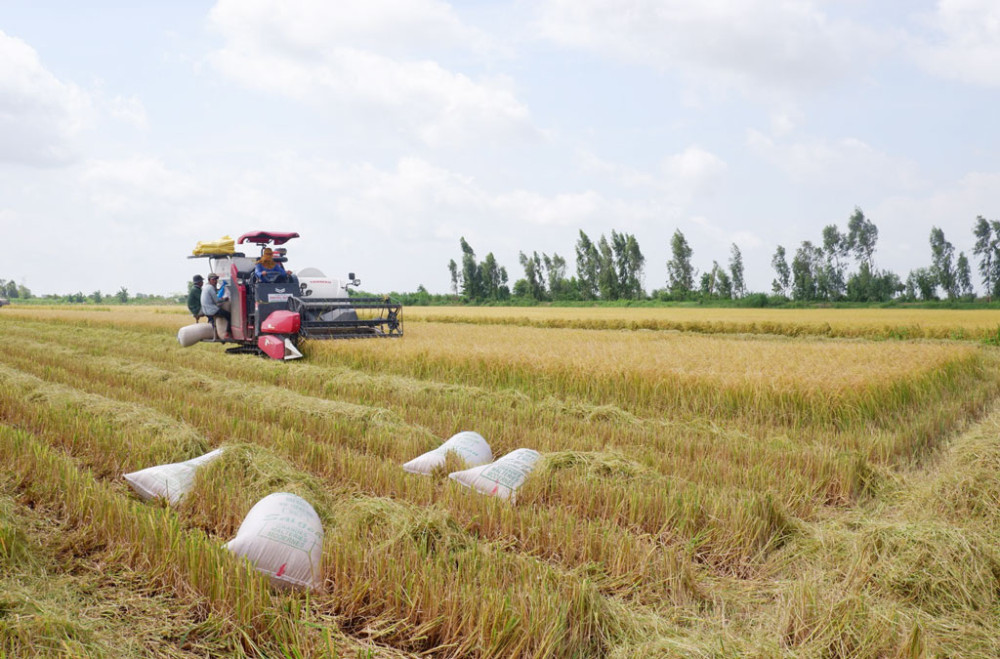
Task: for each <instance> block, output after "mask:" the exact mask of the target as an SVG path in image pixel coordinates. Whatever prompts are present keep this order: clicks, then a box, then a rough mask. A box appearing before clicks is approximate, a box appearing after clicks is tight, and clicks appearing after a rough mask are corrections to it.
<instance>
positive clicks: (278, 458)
mask: <svg viewBox="0 0 1000 659" xmlns="http://www.w3.org/2000/svg"><path fill="white" fill-rule="evenodd" d="M678 311H687V310H669V313H670V314H673V313H676V312H678ZM691 311H692V312H695V311H698V312H701V311H702V310H691ZM704 311H707V310H704ZM742 311H753V312H754V313H758V310H713V311H712V314H718V315H715V316H712V315H711V314H710V315H706V316H702V317H694V316H692V317H688V318H685V319H683V322H690V323H703V324H705V323H707V324H708V325H711V326H715V327H725V328H728V329H714V330H713V329H711V327H709V328H708V329H704V328H703V329H698V328H697V327H696V326H694V325H692V326H691V327H687V328H681V327H673V326H668V325H665V324H664V323H674V322H679V321H678V320H677V318H675V317H672V316H671V317H668V315H658V314H660V312H661V310H652V309H649V310H644V309H637V310H632V309H614V310H608V309H529V310H524V309H437V308H433V309H431V308H427V309H415V310H411V309H407V310H406V314H407V319H406V322H407V334H406V336H405V337H404V338H403V339H401V340H386V341H327V342H310V343H306V344H305V345H304V347H303V350H304V352H305V353H306V359H305V360H301V361H297V362H289V363H279V362H273V361H269V360H264V359H261V358H257V357H252V356H236V355H227V354H225V353H224V351H223V349H222V347H221V346H218V345H210V344H201V345H196V346H194V347H191V348H187V349H185V348H181V347H180V346H179V345H178V344H177V341H176V338H175V336H176V330H177V329H178V328H179V327H180V326H181V325H184V324H187V322H188V319H189V317H188V316H187V315H186V313H184V312H182V311H181V310H180V309H174V308H159V309H133V308H112V307H106V308H104V309H94V308H92V307H91V308H89V309H76V308H66V307H61V308H60V307H51V308H44V307H42V308H39V307H7V308H4V309H3V310H2V312H0V338H2V342H0V345H2V346H3V347H2V348H0V460H3V461H4V462H5V464H7V465H8V468H7V469H5V470H2V471H0V564H2V566H3V569H2V570H0V656H74V657H75V656H106V657H120V656H135V657H140V656H141V657H146V656H158V657H159V656H162V657H206V656H260V657H699V656H700V657H729V656H734V657H735V656H762V657H775V656H795V657H800V656H805V657H813V656H814V657H831V656H834V657H857V656H860V657H883V656H905V657H922V656H964V657H990V656H998V655H1000V596H998V593H1000V548H998V546H997V543H996V538H997V537H1000V442H998V437H1000V404H998V403H1000V370H998V366H1000V354H998V352H997V348H995V347H993V346H992V345H990V344H988V343H986V342H985V340H987V339H990V338H991V333H993V334H995V333H996V327H997V322H996V321H993V320H990V319H988V318H987V317H985V316H979V315H975V317H973V315H970V314H969V313H965V312H924V311H920V312H915V311H911V312H906V313H908V314H916V315H915V316H912V317H911V316H907V317H906V320H903V321H901V324H896V317H893V316H885V315H884V314H885V313H887V311H888V310H886V311H882V310H878V311H875V312H874V313H868V310H863V311H864V312H865V313H862V312H861V311H854V310H849V311H848V310H844V311H836V310H823V311H821V312H819V313H821V314H824V315H821V316H815V315H813V314H812V313H811V311H783V312H782V313H781V315H777V316H768V317H767V319H766V320H764V319H763V317H756V316H748V315H741V313H740V312H742ZM892 311H895V310H892ZM663 313H664V314H666V313H667V311H666V310H664V311H663ZM770 313H771V314H775V313H777V312H775V311H771V312H770ZM925 313H926V314H928V315H926V316H924V315H922V314H925ZM970 313H972V314H979V313H981V312H970ZM949 314H951V315H950V316H949ZM614 323H617V324H614ZM650 323H652V325H650ZM764 323H776V324H777V325H778V326H780V327H781V328H783V329H782V331H771V330H772V329H773V328H772V327H771V325H766V326H765V325H764ZM824 323H825V324H826V325H827V326H829V327H830V328H831V331H828V332H820V331H801V330H800V329H798V328H802V327H814V326H819V324H824ZM991 323H992V329H991ZM708 325H706V327H707V326H708ZM886 327H910V328H917V327H919V328H921V330H920V331H921V333H920V334H917V333H916V330H914V331H913V332H912V333H910V334H907V335H903V334H893V333H892V332H886V331H884V330H883V329H877V330H875V329H873V328H886ZM833 328H838V329H835V330H834V329H833ZM682 329H683V330H684V331H678V330H682ZM916 336H919V337H920V338H914V337H916ZM929 337H934V338H929ZM886 339H889V340H886ZM462 430H474V431H477V432H478V433H480V434H481V435H482V436H483V437H485V438H486V440H487V441H488V442H489V444H490V446H491V448H492V450H493V454H494V456H496V457H499V456H502V455H504V454H506V453H509V452H510V451H513V450H515V449H517V448H532V449H535V450H537V451H539V452H540V453H541V454H542V460H541V462H540V463H539V464H538V465H537V467H536V468H535V470H534V471H533V472H532V473H531V475H530V476H529V477H528V479H527V481H526V482H525V484H524V485H523V487H522V488H521V489H520V491H519V492H518V496H517V499H516V501H513V502H511V501H505V500H502V499H499V498H495V497H491V496H484V495H480V494H478V493H474V492H472V491H470V490H468V489H464V488H462V487H460V486H459V485H457V484H456V483H455V482H454V481H452V480H450V479H449V478H448V477H447V472H448V471H449V470H448V469H444V470H437V471H435V472H434V473H433V474H432V475H430V476H418V475H413V474H408V473H405V472H403V470H402V469H401V465H402V464H403V463H405V462H407V461H409V460H411V459H412V458H414V457H416V456H418V455H420V454H422V453H424V452H426V451H428V450H431V449H433V448H436V447H437V446H439V445H440V444H441V443H442V442H443V441H444V440H446V439H447V438H449V437H450V436H451V435H453V434H455V433H457V432H459V431H462ZM218 447H225V448H226V449H227V450H226V451H225V452H224V453H223V454H222V457H220V458H219V459H218V460H216V461H214V462H211V463H209V464H207V465H205V466H204V467H202V468H201V469H200V470H199V472H198V475H197V478H196V480H195V483H194V486H193V488H192V490H191V491H190V493H188V495H187V496H186V497H185V498H184V499H183V500H182V501H181V502H180V503H178V504H177V505H173V506H171V505H168V504H166V503H164V502H153V503H149V502H143V501H142V500H140V499H139V498H138V497H137V496H136V495H135V493H134V492H132V490H131V489H130V488H129V487H128V485H127V484H126V483H125V482H124V481H123V479H122V475H123V474H124V473H128V472H132V471H136V470H139V469H143V468H146V467H150V466H153V465H157V464H165V463H170V462H179V461H183V460H187V459H190V458H193V457H196V456H199V455H202V454H203V453H205V452H207V451H209V450H211V449H214V448H218ZM448 460H449V463H448V464H449V465H450V466H451V469H457V468H460V467H461V466H462V465H461V464H460V463H459V461H458V458H457V456H455V455H449V457H448ZM279 491H284V492H292V493H294V494H297V495H299V496H301V497H302V498H304V499H305V500H307V501H308V502H309V503H310V504H311V505H312V506H313V507H314V508H315V510H316V511H317V513H318V514H319V516H320V519H321V521H322V523H323V527H324V530H325V537H324V542H323V548H322V568H321V583H322V586H321V587H320V588H318V589H316V590H313V591H310V592H298V591H282V590H275V589H274V588H273V587H271V586H269V585H268V582H267V580H266V578H264V577H263V576H262V575H261V574H259V573H257V572H256V571H254V570H253V569H251V567H250V566H248V565H247V564H246V562H244V561H240V560H238V559H237V558H235V557H234V556H233V555H232V554H230V553H229V552H228V551H227V550H226V549H225V548H224V544H225V543H226V542H227V541H229V540H230V539H232V538H233V537H234V535H235V533H236V530H237V528H238V527H239V525H240V523H241V521H242V520H243V518H244V516H245V515H246V513H247V512H248V511H249V509H250V508H251V507H252V506H253V505H254V503H256V502H257V501H258V500H260V499H261V498H263V497H264V496H266V495H268V494H270V493H272V492H279Z"/></svg>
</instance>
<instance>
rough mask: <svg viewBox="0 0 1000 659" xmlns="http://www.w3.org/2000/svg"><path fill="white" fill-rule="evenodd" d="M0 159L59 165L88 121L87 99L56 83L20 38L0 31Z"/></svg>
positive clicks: (73, 152) (69, 157)
mask: <svg viewBox="0 0 1000 659" xmlns="http://www.w3.org/2000/svg"><path fill="white" fill-rule="evenodd" d="M0 62H3V65H2V66H0V161H6V162H14V163H20V164H27V165H36V166H51V165H62V164H66V163H68V162H71V161H72V160H73V159H74V158H75V157H76V143H75V139H76V137H77V135H78V134H79V132H80V131H81V129H82V128H83V127H84V126H85V125H87V124H88V123H89V121H90V100H89V98H88V97H87V95H86V94H85V93H84V92H83V91H81V90H80V89H79V88H78V87H76V86H75V85H73V84H68V83H64V82H61V81H60V80H59V79H57V78H56V77H55V76H54V75H52V74H51V73H50V72H49V71H48V70H47V69H46V68H45V67H44V66H42V63H41V61H40V60H39V58H38V53H37V52H35V50H34V49H33V48H32V47H31V46H29V45H28V44H26V43H25V42H24V41H22V40H21V39H17V38H15V37H11V36H8V35H7V34H5V33H4V32H2V31H0Z"/></svg>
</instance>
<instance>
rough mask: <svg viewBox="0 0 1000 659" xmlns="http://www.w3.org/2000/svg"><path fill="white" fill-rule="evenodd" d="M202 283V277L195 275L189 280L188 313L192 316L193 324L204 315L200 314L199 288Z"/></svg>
mask: <svg viewBox="0 0 1000 659" xmlns="http://www.w3.org/2000/svg"><path fill="white" fill-rule="evenodd" d="M204 283H205V279H204V277H202V276H201V275H195V276H194V278H193V279H192V280H191V288H190V289H189V290H188V311H190V312H191V315H192V316H194V322H196V323H197V322H198V321H199V320H201V317H202V316H203V315H204V314H203V313H201V287H202V284H204Z"/></svg>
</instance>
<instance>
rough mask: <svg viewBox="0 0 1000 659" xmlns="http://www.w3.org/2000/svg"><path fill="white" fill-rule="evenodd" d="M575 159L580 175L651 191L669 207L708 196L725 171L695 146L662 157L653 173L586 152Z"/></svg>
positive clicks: (711, 155)
mask: <svg viewBox="0 0 1000 659" xmlns="http://www.w3.org/2000/svg"><path fill="white" fill-rule="evenodd" d="M578 157H579V158H580V166H581V167H582V168H583V170H584V171H587V172H593V173H597V174H600V175H602V176H606V177H609V178H611V179H613V180H614V181H616V182H617V183H618V184H619V185H621V186H623V187H626V188H647V189H650V190H654V191H656V192H658V193H659V194H661V195H663V196H664V198H665V199H667V200H669V201H670V202H672V203H686V202H690V201H691V200H692V199H694V198H696V197H699V196H701V195H706V194H711V192H712V191H713V189H714V188H715V186H716V184H717V183H718V182H719V180H720V179H721V178H722V177H723V176H724V175H725V174H726V172H727V170H728V165H727V164H726V162H725V161H724V160H722V159H721V158H720V157H718V156H717V155H715V154H714V153H711V152H710V151H707V150H705V149H703V148H702V147H700V146H698V145H692V146H689V147H687V148H686V149H685V150H684V151H682V152H680V153H676V154H672V155H669V156H666V157H665V158H664V159H663V160H662V161H661V162H660V164H659V167H658V169H657V170H654V171H641V170H638V169H635V168H633V167H629V166H627V165H623V164H620V163H613V162H608V161H606V160H602V159H601V158H599V157H598V156H596V155H594V154H592V153H589V152H581V153H580V154H579V156H578Z"/></svg>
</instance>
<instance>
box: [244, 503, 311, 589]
mask: <svg viewBox="0 0 1000 659" xmlns="http://www.w3.org/2000/svg"><path fill="white" fill-rule="evenodd" d="M226 547H227V548H228V549H229V550H230V551H231V552H233V553H234V554H236V555H237V556H244V557H246V558H247V559H249V560H250V562H251V563H253V564H254V567H255V568H256V569H257V570H258V571H259V572H263V573H264V574H267V575H268V576H270V577H271V583H272V584H273V585H275V586H278V587H282V588H289V587H297V588H318V587H319V586H320V583H321V576H320V558H321V556H322V553H323V525H322V524H321V523H320V521H319V515H317V514H316V511H315V510H313V507H312V506H310V505H309V503H308V502H307V501H306V500H305V499H303V498H302V497H299V496H296V495H294V494H289V493H288V492H276V493H274V494H269V495H267V496H266V497H264V498H263V499H261V500H260V501H258V502H257V503H256V504H255V505H254V507H253V508H251V509H250V512H248V513H247V516H246V517H245V518H244V519H243V523H242V524H240V528H239V530H238V531H237V532H236V537H235V538H233V539H232V540H231V541H230V542H229V543H228V544H227V545H226Z"/></svg>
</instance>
